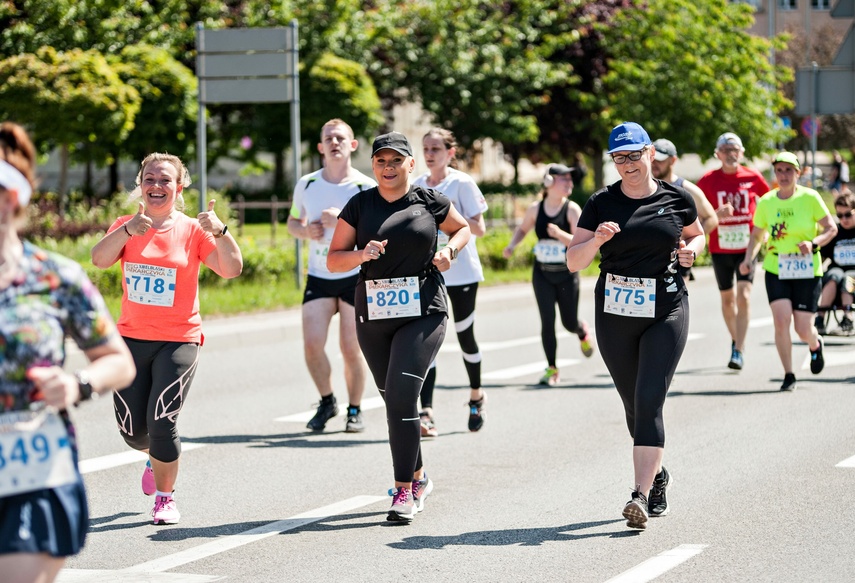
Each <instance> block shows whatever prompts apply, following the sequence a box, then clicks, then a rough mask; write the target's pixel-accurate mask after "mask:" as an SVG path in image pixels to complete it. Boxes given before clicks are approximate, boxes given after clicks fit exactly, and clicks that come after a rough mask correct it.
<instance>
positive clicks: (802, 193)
mask: <svg viewBox="0 0 855 583" xmlns="http://www.w3.org/2000/svg"><path fill="white" fill-rule="evenodd" d="M772 166H773V167H774V168H775V179H776V180H777V182H778V185H779V186H778V188H776V189H774V190H772V191H770V192H768V193H766V194H765V195H763V198H761V199H760V202H758V203H757V212H756V213H754V229H753V230H752V231H751V241H750V242H749V245H748V248H747V249H746V251H745V257H744V260H743V262H742V264H741V265H740V266H739V270H740V271H741V272H742V273H748V272H751V271H754V258H755V257H757V252H758V251H759V250H760V245H762V244H763V240H764V239H766V237H767V233H768V235H769V236H770V237H769V239H768V242H767V244H766V256H765V257H764V259H763V269H764V270H765V271H766V295H767V296H768V297H769V306H770V307H771V308H772V319H773V321H774V324H775V347H776V348H777V349H778V356H779V357H780V359H781V364H782V365H783V366H784V382H783V384H781V390H782V391H794V390H796V375H795V374H794V373H793V345H792V341H791V339H790V327H791V326H792V327H793V328H795V329H796V334H798V335H799V338H801V340H802V341H803V342H804V343H805V344H807V345H808V348H809V349H810V371H811V372H812V373H813V374H819V373H820V372H822V369H823V367H824V366H825V359H824V358H823V355H822V338H821V337H820V336H819V334H818V332H817V330H816V327H815V326H814V316H815V315H816V309H817V302H818V301H819V294H820V291H821V286H822V283H821V282H822V260H821V259H820V255H819V248H820V247H822V246H823V245H826V244H828V243H830V242H831V240H832V239H834V236H835V235H836V234H837V225H835V224H834V219H832V218H831V214H830V213H829V212H828V208H827V207H826V206H825V202H823V200H822V197H820V196H819V193H817V191H815V190H812V189H810V188H807V187H805V186H801V185H800V184H798V179H799V171H800V170H801V166H800V165H799V159H798V158H797V157H796V155H795V154H793V153H791V152H780V153H778V154H777V155H776V156H775V158H774V159H773V160H772ZM817 224H819V225H820V226H821V227H822V232H821V233H820V232H818V231H819V230H818V229H817Z"/></svg>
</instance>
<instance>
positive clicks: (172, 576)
mask: <svg viewBox="0 0 855 583" xmlns="http://www.w3.org/2000/svg"><path fill="white" fill-rule="evenodd" d="M221 579H223V578H222V577H218V576H216V575H191V574H189V573H128V572H127V571H119V570H114V571H108V570H103V571H99V570H95V569H63V570H62V571H60V572H59V576H57V578H56V582H57V583H116V581H121V582H122V583H210V582H212V581H220V580H221Z"/></svg>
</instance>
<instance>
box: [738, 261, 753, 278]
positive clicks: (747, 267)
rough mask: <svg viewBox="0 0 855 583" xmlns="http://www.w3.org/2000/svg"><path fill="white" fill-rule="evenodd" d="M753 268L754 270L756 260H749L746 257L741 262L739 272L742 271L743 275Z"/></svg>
mask: <svg viewBox="0 0 855 583" xmlns="http://www.w3.org/2000/svg"><path fill="white" fill-rule="evenodd" d="M753 270H754V262H753V261H748V260H747V259H746V260H743V262H742V263H740V264H739V273H741V274H742V275H748V274H749V273H751V272H752V271H753Z"/></svg>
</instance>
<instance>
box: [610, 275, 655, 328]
mask: <svg viewBox="0 0 855 583" xmlns="http://www.w3.org/2000/svg"><path fill="white" fill-rule="evenodd" d="M605 300H606V301H605V308H604V311H605V312H606V313H607V314H616V315H618V316H629V317H631V318H652V317H653V316H654V315H655V314H656V280H655V279H653V278H652V277H623V276H622V275H612V274H611V273H607V274H606V290H605Z"/></svg>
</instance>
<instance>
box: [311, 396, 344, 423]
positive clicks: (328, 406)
mask: <svg viewBox="0 0 855 583" xmlns="http://www.w3.org/2000/svg"><path fill="white" fill-rule="evenodd" d="M336 415H338V404H337V403H336V400H335V397H333V398H332V400H331V401H329V402H327V401H324V400H323V399H321V402H320V404H319V405H318V412H317V413H315V416H314V417H312V419H311V420H310V421H309V422H308V423H306V427H307V428H309V429H311V430H312V431H323V430H324V427H326V426H327V421H329V420H330V419H332V418H333V417H335V416H336Z"/></svg>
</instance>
